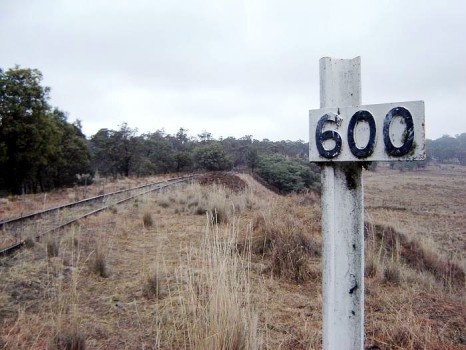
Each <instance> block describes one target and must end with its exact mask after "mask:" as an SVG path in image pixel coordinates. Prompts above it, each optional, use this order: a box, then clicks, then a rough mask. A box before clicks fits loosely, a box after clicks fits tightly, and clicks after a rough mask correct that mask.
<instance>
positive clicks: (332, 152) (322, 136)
mask: <svg viewBox="0 0 466 350" xmlns="http://www.w3.org/2000/svg"><path fill="white" fill-rule="evenodd" d="M339 119H340V117H339V116H338V115H336V114H334V113H327V114H325V115H324V116H322V118H320V119H319V122H318V123H317V128H316V146H317V151H318V152H319V154H320V156H322V157H324V158H327V159H333V158H335V157H336V156H338V155H339V154H340V152H341V136H340V134H339V133H337V132H336V131H335V130H327V131H324V132H322V129H323V127H324V124H325V123H335V124H337V127H338V124H339ZM327 140H333V141H335V147H333V148H332V149H329V150H326V149H325V148H324V142H325V141H327Z"/></svg>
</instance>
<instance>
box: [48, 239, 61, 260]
mask: <svg viewBox="0 0 466 350" xmlns="http://www.w3.org/2000/svg"><path fill="white" fill-rule="evenodd" d="M58 253H59V246H58V242H57V240H55V239H49V240H48V241H47V256H48V257H49V258H53V257H55V256H58Z"/></svg>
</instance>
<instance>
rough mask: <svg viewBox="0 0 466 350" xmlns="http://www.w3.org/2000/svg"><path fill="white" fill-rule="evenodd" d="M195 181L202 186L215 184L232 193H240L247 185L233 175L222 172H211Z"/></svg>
mask: <svg viewBox="0 0 466 350" xmlns="http://www.w3.org/2000/svg"><path fill="white" fill-rule="evenodd" d="M197 180H198V181H199V183H200V184H201V185H203V186H206V185H213V184H216V185H220V186H225V187H226V188H228V189H230V190H232V191H234V192H241V191H243V190H244V189H245V188H246V187H247V184H246V182H245V181H244V180H243V179H240V178H239V177H238V176H236V175H234V174H231V173H224V172H211V173H207V174H203V175H201V176H200V177H198V178H197Z"/></svg>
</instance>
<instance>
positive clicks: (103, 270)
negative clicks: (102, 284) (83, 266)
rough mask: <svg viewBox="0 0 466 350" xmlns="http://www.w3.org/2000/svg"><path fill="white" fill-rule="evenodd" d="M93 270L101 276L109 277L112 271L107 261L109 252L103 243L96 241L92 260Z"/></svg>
mask: <svg viewBox="0 0 466 350" xmlns="http://www.w3.org/2000/svg"><path fill="white" fill-rule="evenodd" d="M91 268H92V271H93V272H94V273H95V274H96V275H97V276H100V277H103V278H107V277H109V276H110V271H109V268H108V263H107V252H106V251H105V248H104V247H103V245H102V244H101V243H96V248H95V251H94V259H93V260H92V266H91Z"/></svg>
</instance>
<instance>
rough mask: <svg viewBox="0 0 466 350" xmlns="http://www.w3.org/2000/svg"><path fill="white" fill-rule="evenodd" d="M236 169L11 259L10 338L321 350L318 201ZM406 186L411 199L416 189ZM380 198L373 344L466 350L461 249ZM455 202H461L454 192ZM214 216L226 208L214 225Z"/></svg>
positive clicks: (370, 284)
mask: <svg viewBox="0 0 466 350" xmlns="http://www.w3.org/2000/svg"><path fill="white" fill-rule="evenodd" d="M383 171H384V172H388V175H390V174H392V173H393V171H391V170H390V169H385V170H383ZM380 172H382V170H381V171H380ZM222 174H223V175H222ZM381 175H382V174H380V173H375V174H373V173H371V174H370V176H368V181H367V183H366V186H367V187H369V188H368V193H369V194H372V193H373V191H377V190H378V189H379V188H380V186H373V185H372V182H373V180H374V177H376V179H378V177H377V176H381ZM408 175H409V174H408ZM414 175H416V178H417V177H418V176H419V174H413V175H412V176H414ZM232 177H234V175H232V174H231V173H221V172H216V173H215V176H205V177H204V178H203V179H202V184H199V183H193V184H189V185H181V186H179V187H177V188H173V189H170V190H168V189H167V190H164V191H163V192H161V193H157V194H151V195H146V196H144V197H143V198H141V199H139V200H138V201H137V204H138V205H137V206H135V205H134V204H133V203H127V204H126V205H125V206H121V207H119V209H118V215H114V214H113V213H112V212H110V211H107V212H104V213H101V214H99V215H98V216H96V217H93V218H88V219H85V220H83V221H82V222H81V226H80V227H73V228H70V229H69V230H67V232H65V233H63V234H62V235H61V236H60V240H56V242H57V244H58V246H59V249H58V251H57V252H56V254H51V255H49V254H48V251H49V250H50V247H49V245H50V243H49V242H52V240H44V241H43V242H37V243H36V244H35V245H34V246H32V247H30V248H29V249H27V250H24V251H21V252H19V253H18V254H17V255H16V256H13V257H11V258H0V265H1V267H2V268H1V269H0V281H1V288H0V321H1V323H2V327H1V328H0V342H1V344H2V345H3V346H4V347H5V348H11V349H13V348H47V347H49V348H57V347H58V348H60V347H62V348H67V347H70V346H72V347H76V348H83V347H84V346H85V347H86V348H89V349H91V348H118V347H120V346H122V345H121V344H125V346H126V347H127V348H142V347H144V348H160V349H172V348H186V349H279V348H281V349H319V348H321V333H320V332H321V327H322V324H321V322H322V319H321V302H322V298H321V284H322V274H321V256H320V253H321V244H322V243H321V236H320V230H321V228H320V220H319V218H320V210H319V207H320V205H319V198H318V195H317V194H316V193H315V192H302V193H298V194H293V195H287V196H280V195H278V194H276V193H273V192H271V191H269V190H267V189H266V188H264V187H263V186H261V185H259V184H258V183H257V182H255V181H254V180H253V179H252V178H251V177H250V176H247V175H239V176H238V179H236V180H233V179H232ZM438 178H439V177H438V176H437V175H433V176H432V181H433V183H434V184H437V183H442V184H443V185H438V186H443V187H441V188H442V189H444V190H448V189H449V188H448V187H446V184H445V183H443V182H439V181H438ZM450 178H451V176H449V177H446V178H445V179H444V180H445V181H447V180H449V179H450ZM395 180H396V177H392V176H389V179H388V180H387V179H386V178H383V176H382V180H381V181H383V183H384V184H386V183H387V182H390V181H391V182H393V181H395ZM424 183H426V184H427V183H428V181H427V180H424ZM451 184H452V185H454V186H461V184H458V181H451ZM439 189H440V188H439ZM394 191H395V190H392V191H391V192H394ZM398 191H399V192H400V191H401V192H403V193H405V192H408V193H406V195H407V196H408V197H412V193H413V191H414V192H415V193H417V192H418V189H417V188H413V187H412V186H411V187H409V188H408V187H406V188H399V189H398ZM426 191H428V192H429V194H426V196H427V197H428V198H429V200H430V201H432V200H433V199H435V200H436V201H438V200H439V199H440V198H442V192H441V191H439V192H436V191H435V190H433V189H432V188H426ZM390 194H391V193H390ZM379 197H380V195H379V196H378V197H377V198H379ZM377 200H378V199H376V198H373V197H371V196H369V197H368V198H367V201H368V204H369V207H368V208H369V209H368V214H367V217H368V218H370V220H371V222H370V223H369V222H368V223H366V293H365V303H366V316H365V317H366V321H365V322H366V324H365V332H366V344H365V346H366V347H367V348H373V349H375V348H377V347H378V348H382V349H383V348H402V349H417V348H423V349H460V348H461V347H462V346H464V344H463V343H462V342H463V341H464V340H463V336H464V328H465V325H466V320H465V319H464V314H465V313H466V310H465V308H466V306H465V305H464V283H465V282H464V266H463V265H464V261H462V260H461V259H458V258H459V257H461V255H458V256H456V257H455V256H453V257H452V256H451V255H447V257H446V255H445V254H443V253H442V252H441V251H440V250H439V249H437V248H438V247H439V246H440V245H434V244H433V243H431V244H430V245H428V244H426V243H425V242H423V241H422V240H421V239H420V238H421V237H422V235H418V234H416V233H415V232H414V231H415V230H414V228H413V229H412V230H411V231H409V232H407V231H403V230H401V229H400V227H401V226H400V227H396V228H394V227H393V225H394V224H396V223H395V222H394V221H393V212H389V214H387V211H389V210H391V209H390V207H387V206H385V207H384V208H381V207H380V206H378V205H375V204H377ZM419 200H420V199H419ZM449 203H450V205H453V206H454V208H459V207H461V202H456V201H454V200H453V198H452V197H451V196H450V200H449ZM160 204H162V205H160ZM395 204H396V205H398V206H399V203H395ZM398 206H396V207H394V208H395V211H394V213H397V215H400V213H403V214H405V213H407V212H411V211H412V212H414V213H415V215H416V216H415V219H416V220H419V218H421V217H422V218H423V220H427V219H428V220H432V222H431V223H430V225H431V226H434V225H435V223H436V222H439V223H442V222H443V221H442V219H441V216H440V214H439V212H438V211H435V208H433V207H432V208H429V210H431V211H432V213H435V215H433V214H432V213H427V214H426V213H424V214H423V212H422V211H419V208H418V207H417V206H416V205H415V204H410V205H407V204H406V205H405V210H403V211H399V210H397V208H398ZM215 213H222V214H221V216H220V217H217V219H214V214H215ZM378 213H380V215H378ZM455 215H463V214H462V213H459V212H458V213H457V214H455ZM148 217H150V218H152V220H153V222H154V224H153V225H149V224H148V219H147V218H148ZM144 218H146V220H144ZM426 218H427V219H426ZM450 218H451V216H450ZM405 219H406V218H405V217H403V221H404V220H405ZM413 222H415V223H416V225H419V222H418V221H411V223H413ZM411 227H413V224H411ZM442 227H443V226H442ZM443 234H444V237H443V240H441V239H440V238H439V241H438V242H437V243H439V244H440V243H443V242H447V243H448V242H449V241H450V240H452V239H456V236H455V234H454V232H452V229H451V228H449V229H448V230H445V231H443ZM102 267H104V268H102ZM109 267H110V271H109V270H108V268H109ZM102 272H104V273H102ZM108 272H111V273H108ZM103 277H105V278H103Z"/></svg>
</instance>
